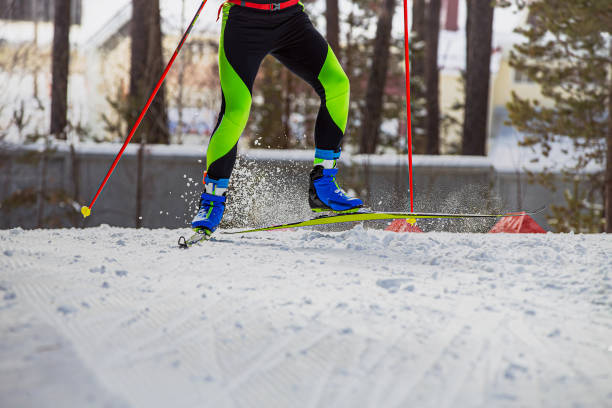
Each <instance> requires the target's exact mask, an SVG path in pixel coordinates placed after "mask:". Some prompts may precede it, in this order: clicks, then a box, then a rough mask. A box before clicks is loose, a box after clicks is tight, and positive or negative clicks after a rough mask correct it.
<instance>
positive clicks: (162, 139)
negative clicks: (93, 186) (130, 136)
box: [130, 0, 170, 144]
mask: <svg viewBox="0 0 612 408" xmlns="http://www.w3.org/2000/svg"><path fill="white" fill-rule="evenodd" d="M132 7H133V11H132V62H131V70H130V100H131V104H132V108H133V112H134V114H133V118H131V119H132V120H131V121H132V122H134V121H135V120H136V118H137V116H138V113H140V110H141V109H142V107H143V106H144V104H145V102H146V100H147V98H148V97H149V95H150V94H151V91H152V90H153V87H154V86H155V84H156V83H157V81H158V80H159V78H161V75H162V72H163V68H164V65H163V64H164V61H163V54H162V35H161V18H160V14H159V0H132ZM136 138H137V140H139V141H140V140H143V139H144V140H146V142H147V143H166V144H167V143H169V142H170V137H169V130H168V118H167V113H166V103H165V88H164V86H163V85H162V87H161V88H160V90H159V93H158V94H157V97H156V98H155V100H154V101H153V103H152V104H151V107H150V108H149V112H148V113H147V116H146V117H145V119H144V120H143V122H142V125H141V126H140V131H139V135H136Z"/></svg>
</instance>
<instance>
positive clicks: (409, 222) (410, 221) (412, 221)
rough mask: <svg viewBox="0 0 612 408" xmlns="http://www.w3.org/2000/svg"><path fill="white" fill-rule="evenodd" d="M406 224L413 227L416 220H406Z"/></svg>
mask: <svg viewBox="0 0 612 408" xmlns="http://www.w3.org/2000/svg"><path fill="white" fill-rule="evenodd" d="M406 222H407V223H408V224H410V225H414V224H416V218H408V219H407V220H406Z"/></svg>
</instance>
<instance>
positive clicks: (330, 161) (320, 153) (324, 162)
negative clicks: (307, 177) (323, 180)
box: [314, 149, 340, 169]
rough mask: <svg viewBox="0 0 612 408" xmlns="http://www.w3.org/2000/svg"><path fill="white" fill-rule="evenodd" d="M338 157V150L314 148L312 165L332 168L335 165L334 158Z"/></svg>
mask: <svg viewBox="0 0 612 408" xmlns="http://www.w3.org/2000/svg"><path fill="white" fill-rule="evenodd" d="M339 158H340V150H338V151H337V152H335V151H333V150H323V149H316V150H315V159H314V166H323V168H325V169H333V168H335V167H336V160H338V159H339Z"/></svg>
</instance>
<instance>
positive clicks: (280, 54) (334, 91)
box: [272, 12, 363, 212]
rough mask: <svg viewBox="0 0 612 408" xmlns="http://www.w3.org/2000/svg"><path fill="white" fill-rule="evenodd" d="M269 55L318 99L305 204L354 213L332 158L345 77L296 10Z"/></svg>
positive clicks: (342, 126) (340, 128)
mask: <svg viewBox="0 0 612 408" xmlns="http://www.w3.org/2000/svg"><path fill="white" fill-rule="evenodd" d="M283 29H284V30H286V32H284V33H283V34H282V35H281V36H280V38H281V41H280V44H279V46H278V47H276V48H275V49H274V50H273V51H272V55H273V56H274V57H276V58H277V59H278V60H279V61H281V62H282V63H283V64H284V65H285V66H287V68H289V69H290V70H291V71H292V72H294V73H295V74H296V75H298V76H300V77H301V78H302V79H304V80H305V81H306V82H308V83H309V84H310V85H311V86H312V87H313V88H314V89H315V91H316V92H317V94H318V95H319V96H320V97H321V106H320V108H319V113H318V115H317V121H316V124H315V147H316V150H315V161H314V166H313V170H312V172H311V173H310V190H309V204H310V207H311V208H312V210H313V211H321V210H332V211H336V212H338V211H340V212H342V211H354V210H355V209H358V208H360V207H362V206H363V202H362V201H361V200H359V199H358V198H352V197H349V196H347V195H346V193H345V192H344V191H343V190H342V189H341V188H340V187H339V186H338V184H337V182H336V174H337V173H338V169H337V168H336V161H337V160H338V159H339V158H340V145H341V142H342V138H343V136H344V132H345V131H346V123H347V118H348V109H349V97H350V85H349V80H348V77H347V76H346V74H345V73H344V71H343V70H342V67H341V66H340V63H339V62H338V59H337V58H336V56H335V55H334V52H333V51H332V49H331V47H330V46H329V45H328V44H327V41H325V39H324V38H323V37H322V36H321V34H319V32H318V31H317V30H316V29H315V28H314V27H313V25H312V23H311V22H310V19H309V18H308V16H307V15H306V13H304V12H301V13H299V14H298V15H296V16H295V18H294V19H292V20H291V21H290V22H289V23H288V24H286V25H285V26H284V27H283Z"/></svg>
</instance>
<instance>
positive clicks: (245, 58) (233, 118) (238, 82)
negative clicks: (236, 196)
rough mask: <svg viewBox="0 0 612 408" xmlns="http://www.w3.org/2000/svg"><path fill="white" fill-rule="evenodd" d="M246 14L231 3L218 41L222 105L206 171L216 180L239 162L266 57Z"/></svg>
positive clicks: (211, 140) (210, 145) (265, 50)
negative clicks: (240, 143)
mask: <svg viewBox="0 0 612 408" xmlns="http://www.w3.org/2000/svg"><path fill="white" fill-rule="evenodd" d="M244 11H245V10H244V9H243V8H240V7H237V6H234V5H233V4H230V3H226V4H225V5H224V6H223V23H222V26H221V37H220V40H219V78H220V81H221V91H222V103H221V111H220V113H219V119H218V122H217V126H216V127H215V130H214V132H213V134H212V136H211V139H210V143H209V145H208V151H207V152H206V170H207V173H208V175H209V176H210V177H211V178H214V179H229V177H230V175H231V172H232V169H233V167H234V163H235V161H236V151H237V150H236V145H237V143H238V139H239V138H240V135H241V134H242V132H243V131H244V128H245V126H246V123H247V120H248V117H249V111H250V109H251V92H252V89H253V82H254V81H255V76H256V75H257V71H258V70H259V66H260V64H261V61H262V60H263V58H264V57H265V55H266V54H267V49H266V44H265V43H264V42H263V41H262V42H259V43H258V42H253V41H252V38H253V35H255V34H257V33H256V32H255V31H256V29H257V28H256V27H252V26H251V25H249V24H248V23H245V22H244V19H242V18H239V17H240V14H241V13H244Z"/></svg>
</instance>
